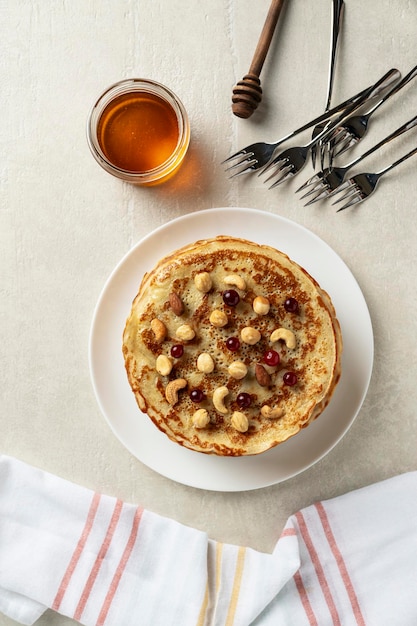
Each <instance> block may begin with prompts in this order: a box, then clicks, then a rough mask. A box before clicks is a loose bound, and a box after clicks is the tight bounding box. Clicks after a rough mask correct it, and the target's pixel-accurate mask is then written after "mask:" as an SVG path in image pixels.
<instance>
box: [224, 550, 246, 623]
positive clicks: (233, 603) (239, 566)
mask: <svg viewBox="0 0 417 626" xmlns="http://www.w3.org/2000/svg"><path fill="white" fill-rule="evenodd" d="M245 556H246V548H244V547H240V548H239V552H238V555H237V562H236V570H235V579H234V581H233V589H232V594H231V597H230V604H229V611H228V614H227V620H226V623H225V626H232V624H233V622H234V620H235V614H236V607H237V603H238V600H239V593H240V585H241V582H242V576H243V567H244V563H245Z"/></svg>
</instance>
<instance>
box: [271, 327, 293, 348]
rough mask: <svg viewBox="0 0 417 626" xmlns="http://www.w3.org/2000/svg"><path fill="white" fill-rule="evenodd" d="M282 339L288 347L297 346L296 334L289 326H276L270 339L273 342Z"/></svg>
mask: <svg viewBox="0 0 417 626" xmlns="http://www.w3.org/2000/svg"><path fill="white" fill-rule="evenodd" d="M280 339H282V340H283V341H284V343H285V345H286V346H287V348H290V349H293V348H295V346H296V340H295V335H294V333H293V332H292V331H291V330H288V329H287V328H276V329H275V330H274V331H273V332H272V334H271V336H270V340H271V341H272V342H275V341H279V340H280Z"/></svg>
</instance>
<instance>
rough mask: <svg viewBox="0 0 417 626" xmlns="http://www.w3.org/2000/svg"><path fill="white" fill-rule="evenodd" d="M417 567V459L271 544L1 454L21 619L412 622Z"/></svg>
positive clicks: (302, 514) (5, 550) (1, 595)
mask: <svg viewBox="0 0 417 626" xmlns="http://www.w3.org/2000/svg"><path fill="white" fill-rule="evenodd" d="M416 580H417V472H410V473H406V474H403V475H401V476H398V477H395V478H392V479H389V480H386V481H383V482H381V483H377V484H376V485H372V486H370V487H366V488H363V489H360V490H357V491H354V492H351V493H349V494H346V495H344V496H340V497H338V498H334V499H332V500H328V501H325V502H319V503H317V504H315V505H313V506H309V507H307V508H305V509H303V510H301V511H299V512H298V513H296V514H295V515H293V516H291V517H290V518H289V520H288V522H287V524H286V527H285V529H284V530H283V532H282V535H281V537H280V539H279V541H278V542H277V545H276V547H275V549H274V551H273V553H272V554H264V553H261V552H258V551H256V550H253V549H251V548H248V547H241V546H234V545H230V544H222V543H220V542H216V541H213V540H211V539H210V538H208V537H207V535H206V534H205V533H204V532H201V531H198V530H195V529H193V528H189V527H187V526H184V525H182V524H180V523H178V522H176V521H174V520H170V519H168V518H164V517H162V516H159V515H156V514H154V513H152V512H150V511H148V510H144V509H142V508H141V507H138V506H135V505H132V504H128V503H126V502H122V501H120V500H118V499H117V498H113V497H109V496H106V495H102V494H98V493H94V492H92V491H90V490H88V489H86V488H84V487H80V486H77V485H74V484H73V483H70V482H68V481H65V480H63V479H61V478H58V477H56V476H53V475H51V474H48V473H46V472H43V471H42V470H39V469H35V468H33V467H31V466H28V465H26V464H25V463H22V462H20V461H18V460H16V459H13V458H11V457H7V456H0V612H2V613H3V614H5V615H7V616H9V617H11V618H12V619H14V620H16V621H18V622H20V623H22V624H34V623H35V622H36V620H38V619H39V618H40V617H41V616H42V614H43V613H44V611H45V610H46V609H47V608H51V609H53V610H54V611H57V612H59V613H61V614H63V615H67V616H69V617H72V618H73V619H75V620H77V621H78V622H80V623H81V624H84V625H85V626H208V625H210V626H232V625H233V626H249V625H250V624H252V625H253V626H255V625H256V626H278V625H279V626H290V625H291V626H311V625H317V626H327V625H329V626H334V625H341V626H350V625H352V626H364V625H366V626H388V625H389V626H393V625H394V626H396V625H397V624H398V626H415V625H416V624H417V594H416V593H415V590H414V587H415V583H416ZM41 623H42V619H40V621H39V624H41Z"/></svg>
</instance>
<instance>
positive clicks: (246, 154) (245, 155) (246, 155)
mask: <svg viewBox="0 0 417 626" xmlns="http://www.w3.org/2000/svg"><path fill="white" fill-rule="evenodd" d="M253 156H254V153H253V152H240V153H239V152H238V153H237V154H234V155H233V156H231V157H229V158H228V159H226V161H222V163H227V161H231V160H232V159H234V158H238V157H241V158H240V159H239V161H237V162H236V163H233V164H232V165H229V167H227V168H226V172H228V171H229V170H232V169H233V168H235V167H239V165H243V164H244V163H245V162H246V161H248V160H249V159H250V158H251V157H253Z"/></svg>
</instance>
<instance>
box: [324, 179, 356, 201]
mask: <svg viewBox="0 0 417 626" xmlns="http://www.w3.org/2000/svg"><path fill="white" fill-rule="evenodd" d="M352 186H353V185H352V183H351V182H350V180H345V182H344V183H342V184H341V185H339V186H338V187H336V189H333V190H332V191H331V192H330V194H329V195H330V196H331V197H332V198H333V196H336V195H337V194H338V193H340V192H341V191H344V190H345V189H348V188H352Z"/></svg>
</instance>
